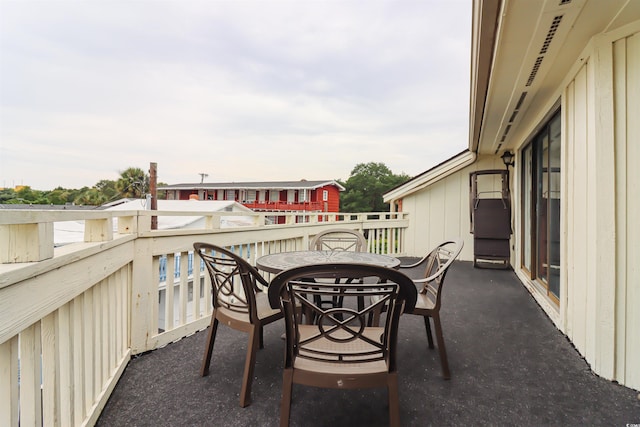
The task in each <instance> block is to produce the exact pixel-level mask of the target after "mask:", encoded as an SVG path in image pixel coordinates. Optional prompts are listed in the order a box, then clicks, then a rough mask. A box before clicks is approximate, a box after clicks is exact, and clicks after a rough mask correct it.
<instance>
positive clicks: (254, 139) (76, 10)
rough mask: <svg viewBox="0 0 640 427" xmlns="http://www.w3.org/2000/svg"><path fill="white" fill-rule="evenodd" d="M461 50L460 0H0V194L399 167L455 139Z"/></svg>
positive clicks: (344, 174) (460, 109)
mask: <svg viewBox="0 0 640 427" xmlns="http://www.w3.org/2000/svg"><path fill="white" fill-rule="evenodd" d="M461 11H462V12H461ZM469 41H470V5H469V4H468V2H467V1H463V0H454V1H447V2H441V1H405V0H398V1H375V0H374V1H367V2H361V1H340V2H338V1H332V0H317V1H285V0H280V1H279V0H264V1H258V0H255V1H250V0H247V1H242V2H236V1H210V2H202V1H196V0H187V1H173V0H166V1H118V2H113V1H92V2H86V1H80V0H71V1H64V2H63V1H53V2H18V1H6V0H5V1H2V2H0V55H1V56H2V61H0V186H11V185H15V184H25V185H31V186H32V187H33V188H36V189H43V190H44V189H51V188H54V187H56V186H63V187H68V188H80V187H83V186H92V185H94V184H95V183H96V182H98V181H99V180H101V179H115V178H117V176H118V174H119V171H121V170H124V169H126V168H127V167H129V166H136V167H141V168H142V169H147V168H148V164H149V163H150V162H156V163H158V171H159V179H160V180H161V181H163V182H166V183H180V182H196V181H199V175H198V173H200V172H205V173H208V174H209V178H208V179H209V180H211V181H243V180H281V179H282V180H290V179H300V178H306V179H347V178H348V176H349V173H350V171H351V170H352V169H353V167H354V166H355V165H356V164H358V163H365V162H369V161H376V162H383V163H385V164H387V166H389V167H390V169H391V170H392V171H394V172H396V173H400V172H405V173H408V174H411V175H416V174H419V173H421V172H423V171H424V170H426V169H428V168H429V167H431V166H432V165H434V164H437V163H440V162H441V161H443V160H444V159H445V158H447V157H449V156H451V155H453V154H455V153H457V152H458V151H460V150H462V149H464V148H465V147H466V146H467V144H468V133H467V125H468V104H469Z"/></svg>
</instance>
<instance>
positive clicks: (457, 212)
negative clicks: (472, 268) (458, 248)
mask: <svg viewBox="0 0 640 427" xmlns="http://www.w3.org/2000/svg"><path fill="white" fill-rule="evenodd" d="M502 168H504V163H502V160H501V159H500V158H498V157H485V158H482V159H479V160H478V161H476V162H475V163H474V164H473V165H471V166H468V167H466V168H464V169H462V170H460V171H458V172H456V173H453V174H451V175H450V176H448V177H446V178H444V179H442V180H440V181H438V182H435V183H433V184H432V185H430V186H428V187H427V188H425V189H424V190H421V191H418V192H416V193H413V194H411V195H409V196H407V197H405V198H404V199H403V200H402V210H403V211H404V212H409V213H411V215H410V216H409V217H410V218H411V221H412V222H411V228H412V230H411V232H409V233H407V241H406V245H405V248H406V253H407V255H411V256H422V255H425V254H426V253H427V252H428V251H429V250H431V249H433V247H435V246H436V245H437V244H438V243H440V242H441V241H442V240H444V239H448V238H452V237H462V238H463V240H464V248H463V250H462V252H461V254H460V259H461V260H465V261H471V260H473V234H471V232H470V230H469V228H470V225H469V224H470V221H469V190H470V189H469V173H471V172H474V171H478V170H485V169H502ZM492 185H493V187H492V188H491V189H492V190H497V191H499V190H501V189H502V186H501V184H500V182H499V180H497V179H496V180H494V182H493V183H492Z"/></svg>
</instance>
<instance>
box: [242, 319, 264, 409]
mask: <svg viewBox="0 0 640 427" xmlns="http://www.w3.org/2000/svg"><path fill="white" fill-rule="evenodd" d="M259 329H260V327H259V326H253V327H252V328H251V331H250V332H249V343H248V344H247V358H246V359H245V362H244V375H243V376H242V389H241V390H240V406H242V407H243V408H244V407H245V406H248V405H249V404H250V403H251V383H252V382H253V368H254V366H255V364H256V353H257V351H258V347H259V346H260V331H259Z"/></svg>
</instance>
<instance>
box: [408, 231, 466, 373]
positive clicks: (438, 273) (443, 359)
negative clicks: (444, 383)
mask: <svg viewBox="0 0 640 427" xmlns="http://www.w3.org/2000/svg"><path fill="white" fill-rule="evenodd" d="M463 245H464V242H463V241H462V239H460V238H458V239H454V240H446V241H444V242H442V243H440V244H439V245H438V246H437V247H436V248H435V249H433V250H432V251H431V252H430V253H429V254H428V255H427V256H425V257H424V258H422V259H421V260H420V261H418V262H416V263H413V264H410V265H400V268H401V269H403V268H415V267H418V266H420V265H424V266H425V271H424V278H421V279H413V281H414V282H415V283H416V284H417V285H419V288H420V292H419V294H418V301H417V302H416V306H415V308H414V309H413V310H411V311H409V310H407V313H408V314H415V315H418V316H423V317H424V326H425V328H426V330H427V340H428V342H429V348H431V349H432V348H433V336H432V334H431V322H430V320H429V319H433V326H434V327H435V330H436V331H435V332H436V339H437V341H438V352H439V354H440V364H441V365H442V376H443V377H444V379H446V380H448V379H450V378H451V372H450V371H449V362H448V360H447V350H446V348H445V345H444V336H443V335H442V323H441V321H440V307H441V305H442V287H443V286H444V279H445V276H446V275H447V271H448V270H449V267H450V266H451V264H452V263H453V261H454V260H455V259H456V258H457V257H458V255H460V251H461V250H462V247H463Z"/></svg>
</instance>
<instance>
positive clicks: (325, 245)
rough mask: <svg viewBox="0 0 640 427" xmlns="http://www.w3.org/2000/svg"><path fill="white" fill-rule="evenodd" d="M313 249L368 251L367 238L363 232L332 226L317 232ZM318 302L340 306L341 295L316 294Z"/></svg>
mask: <svg viewBox="0 0 640 427" xmlns="http://www.w3.org/2000/svg"><path fill="white" fill-rule="evenodd" d="M309 249H310V250H312V251H331V252H333V251H352V252H366V251H367V239H366V238H365V237H364V235H363V234H362V233H360V232H359V231H356V230H349V229H346V228H331V229H329V230H325V231H321V232H320V233H318V234H316V235H315V236H314V237H313V238H312V239H311V242H310V243H309ZM316 298H317V303H318V304H321V305H323V306H326V307H340V306H341V305H342V302H341V300H340V297H338V296H332V297H331V298H329V299H325V298H322V296H320V295H316Z"/></svg>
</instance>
